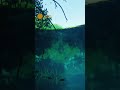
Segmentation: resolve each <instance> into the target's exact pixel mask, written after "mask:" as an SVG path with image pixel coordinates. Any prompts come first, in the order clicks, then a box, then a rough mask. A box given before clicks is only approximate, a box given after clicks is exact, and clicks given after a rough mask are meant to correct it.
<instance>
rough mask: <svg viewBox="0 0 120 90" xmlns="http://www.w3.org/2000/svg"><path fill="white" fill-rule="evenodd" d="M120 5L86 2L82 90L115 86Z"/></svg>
mask: <svg viewBox="0 0 120 90" xmlns="http://www.w3.org/2000/svg"><path fill="white" fill-rule="evenodd" d="M119 21H120V5H119V1H117V0H115V1H114V0H113V1H112V0H111V1H105V2H100V3H96V4H90V5H86V37H85V43H86V47H85V49H86V90H119V89H120V86H119V83H120V42H119V38H120V35H119V34H120V26H119V25H120V24H119Z"/></svg>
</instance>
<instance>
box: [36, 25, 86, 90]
mask: <svg viewBox="0 0 120 90" xmlns="http://www.w3.org/2000/svg"><path fill="white" fill-rule="evenodd" d="M84 46H85V28H84V25H81V26H77V27H74V28H67V29H63V30H44V31H42V30H38V31H36V33H35V48H36V50H35V51H36V52H35V71H36V73H35V78H36V79H35V81H36V84H35V85H36V90H49V89H50V90H84V89H85V47H84Z"/></svg>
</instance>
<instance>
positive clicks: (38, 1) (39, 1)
mask: <svg viewBox="0 0 120 90" xmlns="http://www.w3.org/2000/svg"><path fill="white" fill-rule="evenodd" d="M52 1H53V2H54V3H55V7H57V5H58V6H59V7H60V8H61V10H62V11H63V14H64V16H65V19H66V20H67V17H66V15H65V12H64V10H63V8H62V6H61V5H60V4H59V3H58V2H57V1H56V0H52ZM43 7H44V6H43V0H35V29H40V30H48V29H49V30H50V29H51V28H52V30H53V28H54V29H56V27H55V26H54V25H53V23H52V22H51V20H52V18H51V17H49V18H48V17H47V18H46V16H48V10H47V8H45V9H44V8H43ZM39 13H40V14H42V15H43V18H41V19H39V18H37V15H38V14H39Z"/></svg>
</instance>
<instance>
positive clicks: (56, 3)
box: [53, 0, 68, 21]
mask: <svg viewBox="0 0 120 90" xmlns="http://www.w3.org/2000/svg"><path fill="white" fill-rule="evenodd" d="M53 2H54V3H55V5H56V6H57V5H59V6H60V8H61V9H62V12H63V14H64V16H65V19H66V21H68V19H67V17H66V15H65V12H64V10H63V8H62V6H61V5H60V4H59V3H58V2H57V1H56V0H53Z"/></svg>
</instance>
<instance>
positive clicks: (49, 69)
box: [35, 61, 64, 84]
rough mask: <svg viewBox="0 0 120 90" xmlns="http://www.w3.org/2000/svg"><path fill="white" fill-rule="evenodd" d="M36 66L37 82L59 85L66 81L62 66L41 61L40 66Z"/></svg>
mask: <svg viewBox="0 0 120 90" xmlns="http://www.w3.org/2000/svg"><path fill="white" fill-rule="evenodd" d="M37 64H38V63H36V65H35V70H36V72H35V78H36V82H40V81H41V80H45V81H47V82H48V81H50V82H51V83H54V84H58V83H59V82H60V81H61V80H62V79H64V70H62V68H61V67H62V66H61V65H59V64H57V63H54V62H51V63H48V62H47V61H40V62H39V64H38V65H37Z"/></svg>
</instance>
